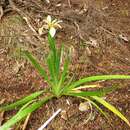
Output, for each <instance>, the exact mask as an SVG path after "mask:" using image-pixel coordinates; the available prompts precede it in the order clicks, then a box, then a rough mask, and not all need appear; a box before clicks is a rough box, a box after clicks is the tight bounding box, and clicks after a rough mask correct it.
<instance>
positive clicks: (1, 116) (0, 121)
mask: <svg viewBox="0 0 130 130" xmlns="http://www.w3.org/2000/svg"><path fill="white" fill-rule="evenodd" d="M4 102H5V99H3V100H1V101H0V104H3V103H4ZM4 113H5V112H4V111H2V112H1V113H0V126H1V125H2V122H3V120H4V119H3V116H4Z"/></svg>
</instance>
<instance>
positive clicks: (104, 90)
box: [65, 86, 117, 97]
mask: <svg viewBox="0 0 130 130" xmlns="http://www.w3.org/2000/svg"><path fill="white" fill-rule="evenodd" d="M79 88H80V87H79ZM116 89H117V87H115V86H113V87H108V88H101V89H98V90H94V91H80V90H68V91H66V92H65V93H66V94H67V93H69V94H72V93H74V94H75V95H77V96H83V97H86V96H100V97H101V96H102V97H103V96H105V95H106V94H108V93H110V92H112V91H114V90H116Z"/></svg>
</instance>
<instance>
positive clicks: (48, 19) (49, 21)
mask: <svg viewBox="0 0 130 130" xmlns="http://www.w3.org/2000/svg"><path fill="white" fill-rule="evenodd" d="M47 21H48V23H51V16H50V15H48V16H47Z"/></svg>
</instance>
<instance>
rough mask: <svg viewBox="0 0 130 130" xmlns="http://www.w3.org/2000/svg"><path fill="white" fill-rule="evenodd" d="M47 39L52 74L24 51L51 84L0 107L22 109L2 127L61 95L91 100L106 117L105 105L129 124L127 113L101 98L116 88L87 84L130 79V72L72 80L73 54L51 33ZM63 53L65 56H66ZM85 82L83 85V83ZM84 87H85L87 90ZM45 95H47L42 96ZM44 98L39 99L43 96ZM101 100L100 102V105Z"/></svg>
mask: <svg viewBox="0 0 130 130" xmlns="http://www.w3.org/2000/svg"><path fill="white" fill-rule="evenodd" d="M48 42H49V47H50V51H49V54H48V57H47V58H46V64H47V66H48V71H49V74H48V73H47V72H46V70H45V69H44V68H43V67H42V66H41V65H40V64H39V63H38V61H37V60H36V59H35V58H34V57H33V56H32V54H31V53H30V52H28V51H23V53H24V55H25V56H26V58H27V59H28V60H29V61H30V62H31V64H32V65H33V66H34V68H35V69H36V70H37V71H38V72H39V74H40V75H41V76H42V77H43V80H46V81H47V83H48V89H46V90H43V91H38V92H35V93H33V94H31V95H29V96H27V97H24V98H23V99H21V100H19V101H17V102H15V103H12V104H10V105H5V106H2V107H0V111H9V110H12V109H15V108H20V107H21V108H20V110H19V111H18V112H17V113H16V115H14V116H13V117H12V118H11V119H10V120H8V121H7V122H6V123H5V124H4V125H3V126H1V127H0V130H8V129H9V128H10V127H12V126H13V125H14V124H16V123H17V122H19V121H20V120H22V119H24V118H25V117H26V116H28V114H30V113H32V112H33V111H35V110H36V109H38V108H40V107H41V106H42V105H43V104H45V103H47V102H48V101H49V100H51V99H53V98H60V97H61V96H73V97H77V98H81V99H84V100H87V101H89V102H90V103H91V104H92V105H94V106H95V107H96V108H97V109H98V110H99V111H100V112H101V113H102V114H103V115H104V116H105V117H106V118H108V117H107V115H106V114H105V112H104V111H103V110H102V109H101V108H100V106H98V105H99V104H102V105H103V106H105V107H106V108H107V109H109V110H110V111H112V112H113V113H114V114H116V115H117V116H118V117H119V118H121V119H122V120H123V121H125V122H126V123H127V124H128V125H129V126H130V123H129V121H128V120H127V119H126V117H125V116H124V115H122V114H121V112H120V111H119V110H117V109H116V108H115V107H114V106H113V105H111V104H110V103H108V102H107V101H105V100H104V99H103V98H102V97H103V96H105V95H106V94H108V93H110V92H112V91H113V90H115V87H109V88H99V87H98V85H97V86H96V85H86V84H85V83H88V82H94V81H100V80H118V79H130V76H129V75H98V76H91V77H85V78H82V79H79V80H78V81H73V80H72V79H68V77H69V76H68V66H69V63H70V57H69V56H67V55H66V56H64V55H63V52H64V45H62V46H61V48H60V49H57V47H56V43H55V40H54V38H53V37H52V36H51V35H50V34H49V35H48ZM63 56H64V57H63ZM81 85H82V86H81ZM90 87H91V88H93V87H94V88H98V89H97V90H90V91H86V89H87V88H90ZM84 89H85V90H84ZM41 95H44V98H43V96H41ZM40 96H41V98H38V97H40ZM97 103H98V104H97Z"/></svg>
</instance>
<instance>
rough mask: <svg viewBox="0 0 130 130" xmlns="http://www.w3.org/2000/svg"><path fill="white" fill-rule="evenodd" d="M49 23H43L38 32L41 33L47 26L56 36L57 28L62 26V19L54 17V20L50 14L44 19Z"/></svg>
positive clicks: (51, 33) (52, 34)
mask: <svg viewBox="0 0 130 130" xmlns="http://www.w3.org/2000/svg"><path fill="white" fill-rule="evenodd" d="M43 21H44V22H45V23H46V24H47V25H43V26H42V27H41V28H39V30H38V32H39V34H40V35H41V34H42V33H43V29H44V28H46V29H48V30H49V33H50V35H51V36H52V37H54V36H55V34H56V30H57V28H62V27H61V26H60V24H59V23H61V22H62V20H57V19H54V20H52V18H51V16H50V15H48V16H47V19H46V20H43Z"/></svg>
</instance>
